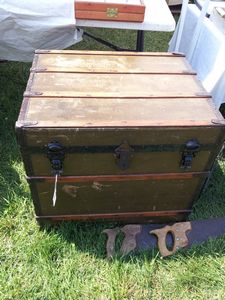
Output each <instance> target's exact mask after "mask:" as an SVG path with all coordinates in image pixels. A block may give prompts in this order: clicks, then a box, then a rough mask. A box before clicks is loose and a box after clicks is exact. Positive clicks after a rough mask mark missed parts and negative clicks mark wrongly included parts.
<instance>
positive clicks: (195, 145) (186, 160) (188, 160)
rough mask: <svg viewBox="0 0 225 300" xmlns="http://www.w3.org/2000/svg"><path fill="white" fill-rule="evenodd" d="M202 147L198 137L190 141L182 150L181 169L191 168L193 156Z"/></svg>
mask: <svg viewBox="0 0 225 300" xmlns="http://www.w3.org/2000/svg"><path fill="white" fill-rule="evenodd" d="M199 149H200V144H199V142H198V141H197V140H196V139H192V140H190V141H188V142H187V143H186V145H185V148H184V150H183V152H182V158H181V163H180V167H181V169H191V166H192V161H193V158H194V157H195V156H196V153H197V152H198V151H199Z"/></svg>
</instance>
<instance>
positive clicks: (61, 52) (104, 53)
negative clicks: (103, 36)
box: [35, 49, 185, 57]
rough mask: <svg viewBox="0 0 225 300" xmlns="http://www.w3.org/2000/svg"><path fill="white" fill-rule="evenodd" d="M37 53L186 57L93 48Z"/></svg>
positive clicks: (164, 53) (40, 50) (174, 54)
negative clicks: (94, 49) (96, 49)
mask: <svg viewBox="0 0 225 300" xmlns="http://www.w3.org/2000/svg"><path fill="white" fill-rule="evenodd" d="M35 53H36V54H70V55H112V56H159V57H185V54H182V53H171V52H136V51H134V52H126V51H91V50H85V51H83V50H48V49H46V50H45V49H37V50H35Z"/></svg>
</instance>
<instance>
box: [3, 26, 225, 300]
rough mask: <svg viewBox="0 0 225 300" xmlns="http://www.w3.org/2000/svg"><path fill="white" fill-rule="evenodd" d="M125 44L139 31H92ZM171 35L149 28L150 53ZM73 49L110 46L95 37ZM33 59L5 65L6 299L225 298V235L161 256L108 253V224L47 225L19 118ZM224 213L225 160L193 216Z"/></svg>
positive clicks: (130, 44) (163, 45) (162, 46)
mask: <svg viewBox="0 0 225 300" xmlns="http://www.w3.org/2000/svg"><path fill="white" fill-rule="evenodd" d="M91 32H92V33H95V34H97V35H99V36H101V37H107V38H108V37H109V36H110V40H111V41H114V42H116V43H117V44H119V45H120V46H121V47H130V48H132V47H133V46H134V45H135V32H131V31H129V32H126V31H117V30H110V31H109V30H103V29H101V30H99V29H98V30H97V29H96V30H91ZM170 37H171V34H168V33H147V34H146V48H145V50H146V51H163V50H166V49H167V43H168V41H169V39H170ZM73 48H74V49H103V50H107V49H106V48H105V47H103V46H101V45H98V44H96V43H95V42H93V41H91V40H89V39H88V40H85V41H84V42H82V43H80V44H78V45H76V46H74V47H73ZM29 68H30V64H25V63H16V62H8V63H2V64H0V128H1V129H0V135H1V140H0V264H1V267H0V300H2V299H5V300H6V299H7V300H9V299H14V300H23V299H40V300H44V299H45V300H54V299H65V300H70V299H75V300H76V299H82V300H83V299H84V300H85V299H91V300H92V299H98V300H108V299H110V300H111V299H118V300H122V299H129V300H131V299H134V300H138V299H153V300H160V299H179V300H180V299H182V300H185V299H187V300H190V299H195V300H197V299H204V300H205V299H210V300H213V299H225V238H220V239H217V240H214V241H209V242H207V243H205V244H204V245H201V246H195V247H193V248H192V249H190V250H186V251H181V252H179V253H177V254H176V255H174V256H173V257H170V258H168V259H161V258H160V256H159V254H158V252H157V251H156V250H154V251H149V252H146V253H141V254H139V255H131V256H129V257H126V258H122V257H119V256H117V257H116V258H115V259H113V260H112V261H107V260H106V259H105V237H104V236H103V235H101V234H100V233H101V231H102V230H103V229H104V228H107V227H109V226H113V224H107V223H73V222H69V223H64V224H61V225H60V226H59V227H56V228H46V229H44V230H40V229H39V227H38V225H37V224H36V221H35V218H34V209H33V205H32V200H31V197H30V193H29V189H28V185H27V183H26V180H25V173H24V168H23V164H22V162H21V157H20V154H19V151H18V147H17V143H16V139H15V134H14V124H15V121H16V119H17V116H18V112H19V108H20V105H21V101H22V95H23V91H24V90H25V86H26V81H27V78H28V75H29ZM212 216H214V217H216V216H225V163H224V161H223V160H222V159H221V160H219V161H218V162H217V164H216V167H215V170H214V172H213V176H212V178H211V180H210V182H209V185H208V188H207V190H205V192H204V193H203V195H202V196H201V198H200V199H199V200H198V201H197V202H196V204H195V206H194V212H193V214H192V215H191V216H190V219H198V218H207V217H212Z"/></svg>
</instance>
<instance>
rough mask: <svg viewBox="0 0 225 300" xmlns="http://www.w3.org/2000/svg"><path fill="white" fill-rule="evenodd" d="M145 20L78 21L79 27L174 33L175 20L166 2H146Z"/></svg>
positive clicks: (148, 0) (163, 0) (158, 0)
mask: <svg viewBox="0 0 225 300" xmlns="http://www.w3.org/2000/svg"><path fill="white" fill-rule="evenodd" d="M144 3H145V6H146V9H145V18H144V22H143V23H136V22H114V21H94V20H77V21H76V25H77V26H85V27H100V28H117V29H133V30H151V31H174V29H175V25H176V23H175V20H174V18H173V16H172V14H171V12H170V10H169V7H168V5H167V3H166V0H144Z"/></svg>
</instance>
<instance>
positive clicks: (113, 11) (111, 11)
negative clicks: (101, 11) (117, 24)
mask: <svg viewBox="0 0 225 300" xmlns="http://www.w3.org/2000/svg"><path fill="white" fill-rule="evenodd" d="M106 15H107V17H110V18H115V17H117V15H118V8H107V9H106Z"/></svg>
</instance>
